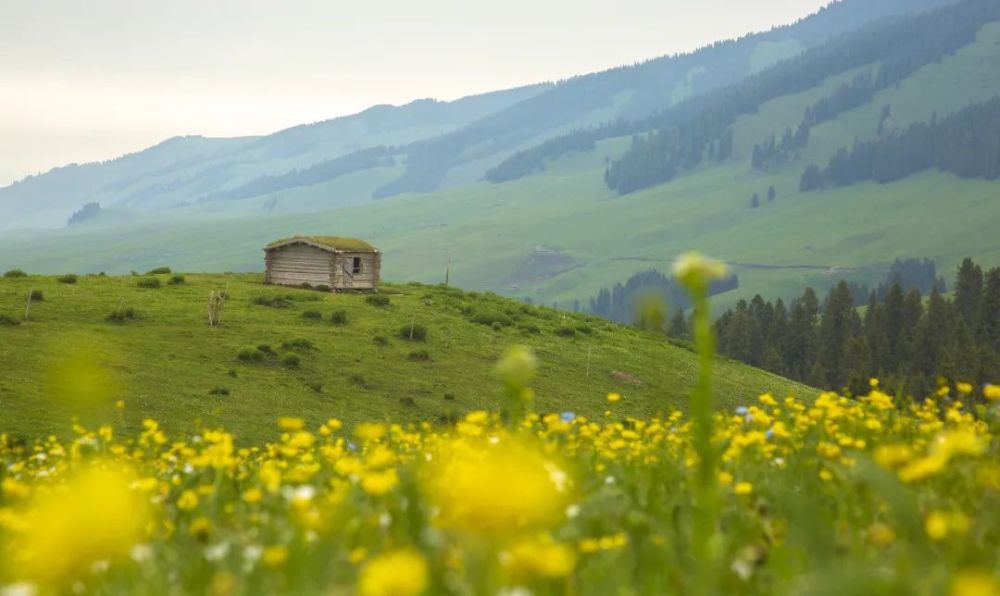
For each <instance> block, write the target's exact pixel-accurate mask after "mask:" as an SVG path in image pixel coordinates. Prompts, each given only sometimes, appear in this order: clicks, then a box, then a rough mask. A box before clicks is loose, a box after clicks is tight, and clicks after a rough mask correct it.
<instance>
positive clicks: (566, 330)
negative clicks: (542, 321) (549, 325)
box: [552, 325, 576, 337]
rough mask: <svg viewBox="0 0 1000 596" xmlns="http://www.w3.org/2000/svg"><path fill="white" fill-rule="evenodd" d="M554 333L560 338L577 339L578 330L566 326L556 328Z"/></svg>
mask: <svg viewBox="0 0 1000 596" xmlns="http://www.w3.org/2000/svg"><path fill="white" fill-rule="evenodd" d="M552 332H553V333H555V334H556V335H558V336H559V337H576V329H574V328H572V327H567V326H565V325H563V326H561V327H556V328H555V329H554V330H553V331H552Z"/></svg>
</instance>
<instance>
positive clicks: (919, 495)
mask: <svg viewBox="0 0 1000 596" xmlns="http://www.w3.org/2000/svg"><path fill="white" fill-rule="evenodd" d="M695 277H696V278H695V279H694V280H693V281H692V283H691V286H692V288H693V290H692V291H693V293H694V294H695V297H696V299H697V298H698V296H699V291H698V288H699V285H702V286H703V284H701V281H700V278H698V277H697V276H695ZM696 304H698V307H699V308H700V311H699V313H700V315H699V316H701V317H702V318H701V319H699V321H700V323H704V325H701V326H700V327H699V328H700V329H701V330H702V331H705V330H706V329H707V309H705V308H704V307H705V305H704V301H703V297H702V301H701V302H697V303H696ZM696 333H699V335H698V347H699V351H700V354H701V358H702V359H701V363H702V373H701V377H700V378H701V382H700V383H699V385H698V387H696V388H695V390H694V392H693V395H692V399H691V403H690V405H689V408H688V409H687V410H686V412H682V411H671V412H667V413H665V414H664V415H662V416H658V417H652V418H647V419H636V418H632V417H628V416H624V415H621V414H619V413H617V410H618V409H620V408H621V407H622V405H623V404H624V403H627V401H628V400H629V396H628V395H627V394H625V395H623V394H619V393H612V394H609V395H608V396H607V411H606V412H604V414H603V416H598V417H597V418H596V419H593V418H591V419H588V418H585V417H583V416H578V415H576V414H574V413H573V412H568V411H567V412H551V413H536V412H535V411H534V410H535V409H534V407H533V402H534V393H533V391H532V390H531V383H532V380H533V378H534V374H535V370H536V366H537V363H536V360H535V356H534V354H533V353H532V352H531V351H530V350H528V349H527V348H514V349H512V350H511V351H510V352H508V354H507V355H506V357H505V358H504V359H503V360H502V361H501V362H500V363H499V364H498V366H497V368H496V373H497V377H498V379H499V381H500V383H501V384H502V387H503V390H504V391H505V392H506V394H507V398H508V404H509V408H507V410H506V411H505V412H503V413H496V412H486V411H473V412H471V413H468V414H467V415H465V416H464V418H462V419H461V420H459V421H458V422H456V423H455V424H451V425H433V424H430V423H423V424H405V425H403V424H387V423H382V422H374V423H362V424H357V425H355V426H353V427H349V426H348V425H344V424H343V423H342V422H341V421H339V420H338V419H330V420H328V421H327V422H325V423H324V424H322V425H319V426H308V425H307V424H306V423H305V421H304V420H303V419H301V418H293V417H288V418H280V419H278V420H276V421H275V431H274V437H275V438H274V440H273V441H272V442H269V443H266V444H259V445H246V446H244V445H240V444H238V443H237V442H236V440H235V438H234V436H233V435H232V434H230V433H229V432H227V431H226V430H225V429H219V428H196V429H192V430H191V431H190V432H188V433H185V434H183V435H180V436H171V435H168V434H167V433H166V432H165V431H164V430H163V429H162V428H161V426H160V425H159V424H158V423H157V421H155V420H152V419H149V420H146V422H145V423H144V430H143V431H142V432H141V433H138V434H136V435H125V436H123V435H121V434H120V433H119V432H118V431H117V430H116V428H115V427H114V426H112V425H107V426H101V427H99V428H95V429H87V428H83V427H80V426H77V427H76V429H75V431H76V433H75V437H74V438H72V439H71V440H60V439H58V438H56V437H48V438H43V439H40V440H38V441H36V442H34V443H29V442H24V441H18V440H15V439H14V438H13V437H11V436H9V435H0V463H2V467H0V594H4V595H5V596H7V595H14V594H17V595H22V594H52V593H96V594H117V593H142V594H181V593H205V594H270V593H299V594H353V593H359V594H362V595H365V596H369V595H371V596H377V595H386V596H388V595H395V596H402V595H416V594H505V595H510V596H513V595H526V594H539V595H541V594H595V595H597V594H601V595H603V594H714V593H719V594H721V593H734V594H826V593H829V594H838V595H840V594H954V595H972V596H978V595H996V594H997V593H998V581H997V573H998V571H1000V548H998V546H1000V515H997V511H1000V457H998V456H1000V453H998V452H1000V442H998V438H997V437H998V431H1000V412H998V404H1000V387H998V386H995V385H987V386H984V387H972V386H970V385H966V384H961V383H960V384H958V385H957V386H954V387H949V386H942V388H941V390H939V391H938V392H937V394H935V395H932V396H929V397H927V398H926V399H923V400H920V401H913V400H910V399H908V398H903V397H899V396H893V395H888V394H886V393H883V392H882V391H880V390H879V386H878V382H877V381H876V380H874V379H873V380H872V382H871V391H870V393H869V394H868V395H865V396H861V397H856V398H852V397H847V396H841V395H837V394H833V393H824V394H822V395H820V396H819V397H818V398H817V399H815V400H808V401H802V400H798V399H796V398H795V397H793V396H784V395H771V394H764V395H761V396H760V397H759V398H758V399H757V400H756V401H755V402H754V403H752V404H747V405H745V406H739V407H737V408H735V409H733V410H731V411H714V412H713V411H712V410H711V409H710V403H709V401H708V400H707V398H706V396H707V395H709V393H708V392H707V390H708V383H709V381H710V379H711V370H712V363H713V357H712V352H711V340H710V339H709V338H708V336H707V335H705V334H703V333H700V332H698V331H697V330H696ZM119 406H120V407H122V408H128V407H129V405H128V403H120V404H119Z"/></svg>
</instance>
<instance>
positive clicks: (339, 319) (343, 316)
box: [330, 309, 347, 325]
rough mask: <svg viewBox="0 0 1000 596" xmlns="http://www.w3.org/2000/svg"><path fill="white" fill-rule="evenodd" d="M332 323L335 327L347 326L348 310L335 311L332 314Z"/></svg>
mask: <svg viewBox="0 0 1000 596" xmlns="http://www.w3.org/2000/svg"><path fill="white" fill-rule="evenodd" d="M330 322H331V323H333V324H334V325H346V324H347V311H346V310H343V309H341V310H335V311H333V313H331V314H330Z"/></svg>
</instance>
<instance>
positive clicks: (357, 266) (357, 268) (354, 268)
mask: <svg viewBox="0 0 1000 596" xmlns="http://www.w3.org/2000/svg"><path fill="white" fill-rule="evenodd" d="M351 273H353V274H354V275H357V274H358V273H361V257H354V263H353V264H352V265H351Z"/></svg>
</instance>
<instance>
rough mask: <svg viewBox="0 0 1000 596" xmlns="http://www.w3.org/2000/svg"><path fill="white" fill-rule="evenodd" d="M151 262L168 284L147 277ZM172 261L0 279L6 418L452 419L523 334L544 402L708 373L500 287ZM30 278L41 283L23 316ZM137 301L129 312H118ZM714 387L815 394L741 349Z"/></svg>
mask: <svg viewBox="0 0 1000 596" xmlns="http://www.w3.org/2000/svg"><path fill="white" fill-rule="evenodd" d="M151 277H155V278H158V279H159V280H160V282H161V286H160V287H159V288H154V289H150V288H142V287H139V284H140V282H141V281H142V280H147V279H149V278H151ZM171 277H172V276H171V275H157V276H146V275H143V276H137V277H133V276H123V277H111V276H109V277H103V276H96V275H93V276H79V278H78V280H77V282H76V283H72V284H70V283H60V282H59V281H58V277H41V276H29V277H23V278H6V279H2V280H0V314H2V315H5V316H6V317H7V320H8V321H9V322H14V323H18V324H13V325H12V324H0V361H2V362H3V363H4V375H3V376H2V377H0V417H2V418H3V421H4V430H5V432H9V433H12V434H14V435H17V436H24V437H33V436H39V435H43V434H45V433H56V434H66V433H68V432H69V431H70V427H71V420H72V419H73V418H74V417H78V419H79V420H80V421H81V422H83V423H86V422H87V421H99V420H113V421H115V423H116V424H117V425H119V426H120V427H121V428H125V429H133V430H134V429H137V428H140V427H141V421H142V419H143V418H147V417H150V418H155V419H157V420H159V421H160V422H161V423H163V424H164V425H165V427H166V428H168V429H176V430H178V431H179V430H181V429H189V428H192V425H195V426H201V427H210V428H211V427H215V426H225V427H226V428H228V429H231V430H233V431H234V432H235V434H236V436H237V438H238V440H240V441H259V440H263V439H264V438H266V437H269V436H271V435H272V434H273V427H274V421H275V419H276V418H277V417H279V416H284V415H294V416H302V417H304V418H306V419H307V420H308V421H309V422H310V424H312V423H317V424H318V423H321V422H322V421H324V420H326V419H327V418H329V417H331V416H335V417H338V418H341V419H343V420H344V421H345V422H347V423H354V422H358V421H362V420H367V421H373V420H384V421H392V422H407V421H418V420H420V421H439V422H447V421H451V420H454V419H455V418H456V417H459V416H462V415H464V413H466V412H468V411H471V410H477V409H497V408H499V407H500V405H501V400H502V399H503V396H502V395H501V393H500V391H499V383H498V381H497V380H496V379H495V378H494V376H493V367H494V365H495V363H496V361H497V360H498V358H499V357H500V356H501V354H502V353H503V352H504V351H505V350H506V349H507V348H509V347H510V346H512V345H518V344H523V345H527V346H531V347H532V348H533V349H534V350H535V351H536V353H537V355H538V358H539V360H540V364H541V366H540V371H539V377H538V381H537V384H536V391H537V397H536V407H537V409H538V411H541V412H546V411H562V410H573V411H576V412H578V413H581V414H586V415H589V416H596V417H600V416H602V415H603V412H604V409H605V408H606V400H605V397H606V395H607V394H608V393H609V392H619V393H621V394H622V395H623V396H624V399H623V400H622V402H620V404H619V407H618V408H617V410H618V412H619V413H621V414H629V415H635V416H650V415H653V414H655V413H659V412H663V411H666V410H667V409H669V408H672V407H679V406H682V405H683V404H684V403H685V402H686V400H687V396H688V391H689V389H690V387H691V386H692V384H693V380H694V375H695V372H696V365H697V362H696V357H695V355H694V354H693V353H692V352H691V351H690V349H689V348H688V347H687V346H685V345H672V344H670V343H668V342H667V341H666V340H665V339H664V338H663V337H662V336H658V335H654V334H651V333H646V332H642V331H639V330H636V329H632V328H627V327H623V326H618V325H613V324H610V323H607V322H605V321H602V320H600V319H595V318H591V317H584V316H580V315H571V314H567V313H563V312H558V311H555V310H552V309H549V308H544V307H537V306H529V305H525V304H521V303H518V302H515V301H512V300H509V299H505V298H501V297H498V296H495V295H489V294H476V293H466V292H463V291H460V290H456V289H453V288H445V287H442V286H426V285H418V284H406V285H398V284H386V285H384V286H383V287H382V290H381V292H380V293H379V294H377V298H374V300H376V301H378V300H382V299H388V305H385V306H382V305H377V304H372V303H371V302H370V300H372V298H371V296H374V295H365V294H328V293H324V292H317V291H313V290H305V289H298V288H291V289H289V288H281V287H275V286H265V285H264V284H262V283H261V276H260V275H255V274H242V275H236V274H229V275H222V274H213V275H202V274H187V275H184V276H183V277H184V282H183V283H179V284H176V285H173V284H170V283H168V282H169V280H170V278H171ZM143 285H148V284H145V283H144V284H143ZM30 290H36V291H39V292H41V293H42V299H41V300H37V299H36V300H33V301H32V303H31V307H30V312H29V318H28V320H27V321H23V320H22V319H23V316H24V310H25V305H26V297H27V295H28V293H29V291H30ZM212 291H223V292H227V293H228V295H229V299H228V301H227V303H226V305H225V307H224V309H223V314H222V324H221V325H219V326H217V327H211V326H209V325H208V322H207V320H208V319H207V312H208V311H207V308H208V297H209V294H210V292H212ZM262 303H267V304H266V305H265V304H262ZM127 309H133V310H134V312H135V318H134V319H132V320H126V321H124V322H112V321H109V320H108V315H109V314H111V313H113V312H122V311H123V310H127ZM334 313H340V314H337V315H334ZM334 318H337V319H338V321H337V322H334V320H333V319H334ZM411 326H412V327H413V329H414V330H415V333H414V335H415V338H414V339H412V340H411V339H410V337H409V329H410V327H411ZM421 330H423V331H424V332H425V333H426V336H425V338H424V339H423V341H420V337H419V336H420V335H421ZM241 353H242V355H241ZM716 388H717V398H718V400H719V404H720V405H722V406H724V407H726V406H733V405H736V404H739V403H744V402H745V401H747V400H750V399H752V398H755V397H756V396H757V395H758V394H760V393H763V392H765V391H772V392H775V393H794V394H796V395H799V396H803V395H811V390H809V389H807V388H805V387H802V386H799V385H796V384H793V383H790V382H788V381H786V380H784V379H782V378H780V377H777V376H774V375H771V374H768V373H765V372H763V371H759V370H755V369H752V368H750V367H748V366H744V365H742V364H738V363H733V362H723V363H721V365H720V370H719V383H718V384H717V386H716ZM118 400H122V401H123V402H124V404H123V405H124V407H122V408H119V407H117V406H116V402H117V401H118Z"/></svg>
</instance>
